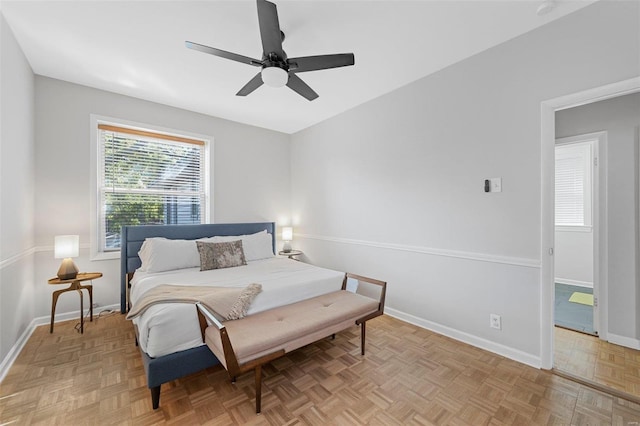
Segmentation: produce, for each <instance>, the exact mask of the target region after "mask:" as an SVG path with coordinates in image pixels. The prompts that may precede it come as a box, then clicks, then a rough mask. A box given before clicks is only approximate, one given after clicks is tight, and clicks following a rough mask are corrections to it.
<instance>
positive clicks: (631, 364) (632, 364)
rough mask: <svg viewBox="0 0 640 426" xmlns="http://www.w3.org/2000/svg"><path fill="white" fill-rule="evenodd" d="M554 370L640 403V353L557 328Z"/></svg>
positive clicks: (586, 335)
mask: <svg viewBox="0 0 640 426" xmlns="http://www.w3.org/2000/svg"><path fill="white" fill-rule="evenodd" d="M554 367H555V368H557V369H559V370H562V371H566V372H568V373H571V374H574V375H576V376H579V377H583V378H585V379H587V380H591V381H593V382H595V383H599V384H601V385H604V386H608V387H611V388H613V389H617V390H619V391H622V392H626V393H628V394H631V395H633V396H635V397H637V398H638V399H640V351H637V350H634V349H630V348H625V347H623V346H619V345H614V344H611V343H609V342H606V341H604V340H600V339H599V338H598V337H596V336H591V335H588V334H583V333H576V332H575V331H571V330H566V329H564V328H560V327H555V337H554Z"/></svg>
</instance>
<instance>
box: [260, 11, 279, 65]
mask: <svg viewBox="0 0 640 426" xmlns="http://www.w3.org/2000/svg"><path fill="white" fill-rule="evenodd" d="M257 3H258V23H259V24H260V38H261V39H262V51H263V53H264V55H265V56H269V54H270V53H275V54H276V55H278V57H279V58H284V51H283V50H282V34H281V33H280V23H279V22H278V9H277V8H276V5H275V4H273V3H271V2H269V1H266V0H257Z"/></svg>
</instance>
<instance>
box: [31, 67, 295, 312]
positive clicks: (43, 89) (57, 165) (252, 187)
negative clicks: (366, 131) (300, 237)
mask: <svg viewBox="0 0 640 426" xmlns="http://www.w3.org/2000/svg"><path fill="white" fill-rule="evenodd" d="M35 87H36V124H37V126H36V156H35V158H36V163H35V164H36V194H35V198H36V213H35V223H36V228H35V240H36V241H35V243H36V245H37V246H39V247H42V248H43V249H42V250H39V251H38V253H37V254H36V264H37V265H38V267H37V268H36V272H35V280H36V287H37V288H38V292H39V293H41V294H42V297H40V298H38V299H37V300H36V301H35V309H36V310H35V314H36V316H39V315H46V314H47V313H48V312H49V310H50V306H51V302H50V293H51V289H50V288H48V287H50V286H48V284H47V283H46V282H47V279H48V278H50V277H52V276H54V275H55V273H56V271H57V268H58V264H59V260H57V259H54V258H53V248H52V245H53V238H54V236H55V235H60V234H79V235H80V243H81V251H80V252H81V253H80V257H79V258H78V259H75V261H76V264H77V265H78V268H79V269H80V270H82V271H99V272H102V273H103V274H104V277H103V278H101V279H99V280H97V281H95V282H94V301H95V302H96V303H98V304H99V305H101V306H105V305H112V304H119V302H120V264H119V260H103V261H91V260H90V259H89V246H88V243H89V237H90V234H89V232H90V221H91V214H90V195H91V191H94V190H95V189H94V188H91V185H90V183H89V182H90V173H92V171H91V170H90V167H89V165H90V161H89V160H90V157H89V152H90V144H91V143H92V141H91V140H90V137H89V134H90V133H89V129H90V126H89V124H90V114H98V115H102V116H108V117H115V118H121V119H124V120H129V121H134V122H139V123H145V124H150V125H152V126H160V127H165V128H170V129H176V130H182V131H186V132H192V133H197V134H202V135H209V136H211V138H212V139H213V141H214V142H213V147H212V149H211V151H210V154H211V159H210V164H212V165H213V173H212V174H211V182H210V187H211V188H212V193H211V195H212V197H211V198H212V211H211V218H212V219H213V221H215V222H218V223H224V222H247V221H277V220H279V218H281V217H288V215H289V212H290V170H289V164H290V161H289V152H290V143H291V142H290V137H289V135H286V134H283V133H278V132H274V131H270V130H265V129H259V128H256V127H251V126H247V125H244V124H239V123H235V122H231V121H227V120H223V119H219V118H215V117H211V116H206V115H202V114H196V113H193V112H189V111H185V110H181V109H177V108H172V107H168V106H164V105H160V104H156V103H152V102H147V101H142V100H139V99H135V98H130V97H127V96H122V95H118V94H114V93H110V92H105V91H101V90H97V89H92V88H88V87H85V86H80V85H76V84H71V83H67V82H63V81H60V80H54V79H50V78H46V77H41V76H37V77H36V86H35ZM67 296H68V297H64V296H63V297H61V298H60V299H59V302H58V303H59V304H58V308H57V311H59V312H67V311H72V310H78V304H79V302H78V297H77V296H76V295H73V294H71V293H69V295H67ZM63 299H64V300H63Z"/></svg>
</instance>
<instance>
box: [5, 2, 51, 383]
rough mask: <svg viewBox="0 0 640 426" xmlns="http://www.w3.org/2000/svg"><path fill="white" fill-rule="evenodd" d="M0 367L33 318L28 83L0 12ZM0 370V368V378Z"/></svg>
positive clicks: (25, 65)
mask: <svg viewBox="0 0 640 426" xmlns="http://www.w3.org/2000/svg"><path fill="white" fill-rule="evenodd" d="M0 40H1V41H0V43H1V44H0V102H1V104H0V123H1V124H0V205H1V206H2V208H1V211H0V366H2V360H4V359H5V357H6V356H7V354H8V353H9V352H10V351H11V348H12V347H13V345H14V343H15V342H16V341H17V340H18V339H19V338H20V336H21V335H22V334H23V333H24V332H25V331H26V329H27V327H28V325H29V323H30V322H31V320H32V319H33V317H34V314H35V304H34V300H37V299H38V298H39V297H41V295H40V294H38V293H37V290H36V289H35V285H34V280H33V267H34V260H33V259H34V251H33V241H34V230H33V208H34V198H33V194H34V179H33V170H34V169H33V156H34V146H35V142H34V81H33V73H32V71H31V67H30V66H29V64H28V63H27V60H26V58H25V57H24V55H23V53H22V51H21V50H20V47H19V46H18V43H17V42H16V40H15V38H14V36H13V33H12V32H11V30H10V28H9V25H8V24H7V23H6V21H5V19H4V17H3V16H2V15H1V14H0ZM1 371H2V368H0V374H1Z"/></svg>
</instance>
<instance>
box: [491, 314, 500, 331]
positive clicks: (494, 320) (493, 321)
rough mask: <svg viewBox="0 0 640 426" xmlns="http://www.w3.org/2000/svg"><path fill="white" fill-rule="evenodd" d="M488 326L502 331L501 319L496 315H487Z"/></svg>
mask: <svg viewBox="0 0 640 426" xmlns="http://www.w3.org/2000/svg"><path fill="white" fill-rule="evenodd" d="M489 326H490V327H491V328H495V329H498V330H502V317H500V315H497V314H489Z"/></svg>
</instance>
